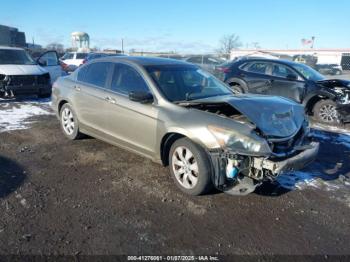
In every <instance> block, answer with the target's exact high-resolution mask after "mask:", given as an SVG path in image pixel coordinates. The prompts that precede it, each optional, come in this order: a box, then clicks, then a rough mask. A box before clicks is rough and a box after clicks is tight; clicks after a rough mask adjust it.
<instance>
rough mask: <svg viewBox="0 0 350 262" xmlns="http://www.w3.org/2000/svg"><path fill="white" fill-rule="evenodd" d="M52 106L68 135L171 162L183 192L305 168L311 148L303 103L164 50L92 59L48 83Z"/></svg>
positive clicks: (251, 182) (228, 188)
mask: <svg viewBox="0 0 350 262" xmlns="http://www.w3.org/2000/svg"><path fill="white" fill-rule="evenodd" d="M52 107H53V109H54V110H55V112H56V114H57V116H58V118H59V120H60V123H61V129H62V131H63V133H64V135H65V136H66V137H67V138H69V139H72V140H73V139H78V138H81V137H82V136H83V135H84V134H87V135H90V136H93V137H96V138H98V139H101V140H104V141H106V142H108V143H111V144H113V145H117V146H120V147H122V148H124V149H127V150H130V151H132V152H135V153H138V154H140V155H142V156H145V157H148V158H150V159H152V160H153V161H155V162H158V163H160V164H162V165H164V166H169V169H170V173H171V176H172V178H173V179H174V181H175V183H176V185H177V186H178V187H179V188H180V189H181V190H182V191H183V192H185V193H188V194H191V195H200V194H204V193H206V192H208V191H209V190H210V189H212V188H213V187H215V188H217V189H219V190H222V191H224V192H226V193H229V194H232V195H246V194H249V193H251V192H253V191H254V190H255V188H256V187H257V186H259V185H261V184H262V183H263V182H265V181H274V180H275V179H276V178H277V177H278V176H279V175H280V174H282V173H284V172H289V171H292V170H297V169H301V168H303V167H304V166H306V165H307V164H309V163H310V162H312V161H313V160H314V159H315V158H316V155H317V152H318V148H319V144H318V143H317V142H313V141H312V138H311V137H310V133H309V131H310V130H309V123H308V120H307V119H306V117H305V114H304V107H303V106H302V105H300V104H297V103H295V102H293V101H291V100H288V99H285V98H280V97H273V96H261V95H236V94H234V93H233V92H232V91H231V90H230V88H228V87H227V86H226V85H225V84H223V83H222V82H220V81H219V80H217V79H216V78H215V77H213V76H212V75H210V74H208V73H206V72H205V71H203V70H201V69H200V68H199V67H198V66H196V65H193V64H189V63H186V62H183V61H176V60H172V59H163V58H145V57H108V58H101V59H96V60H94V61H92V62H91V63H88V64H86V65H84V66H82V67H81V68H79V69H78V70H77V71H75V72H74V73H73V74H72V75H70V76H67V77H63V78H59V79H58V80H57V81H56V82H55V83H54V85H53V94H52ZM140 168H142V167H140Z"/></svg>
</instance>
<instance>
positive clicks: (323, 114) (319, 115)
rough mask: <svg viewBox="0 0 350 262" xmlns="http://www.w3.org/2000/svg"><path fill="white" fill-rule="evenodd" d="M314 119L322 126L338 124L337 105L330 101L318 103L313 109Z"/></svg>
mask: <svg viewBox="0 0 350 262" xmlns="http://www.w3.org/2000/svg"><path fill="white" fill-rule="evenodd" d="M313 112H314V117H315V118H316V120H317V121H319V122H321V123H324V124H338V123H339V122H340V121H339V114H338V111H337V105H336V103H335V102H334V101H332V100H330V99H326V100H320V101H318V102H317V103H316V104H315V106H314V109H313Z"/></svg>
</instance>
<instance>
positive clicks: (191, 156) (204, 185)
mask: <svg viewBox="0 0 350 262" xmlns="http://www.w3.org/2000/svg"><path fill="white" fill-rule="evenodd" d="M169 163H170V165H169V168H170V172H171V175H172V177H173V179H174V181H175V184H176V185H177V186H178V187H179V188H180V189H181V191H183V192H184V193H186V194H189V195H201V194H204V193H207V192H209V191H210V190H211V189H212V187H213V184H212V181H211V170H212V168H211V164H210V161H209V159H208V155H207V153H206V152H205V150H204V149H203V148H201V147H200V146H198V145H196V144H194V143H193V142H192V141H191V140H189V139H187V138H181V139H179V140H177V141H175V142H174V144H173V145H172V146H171V149H170V153H169Z"/></svg>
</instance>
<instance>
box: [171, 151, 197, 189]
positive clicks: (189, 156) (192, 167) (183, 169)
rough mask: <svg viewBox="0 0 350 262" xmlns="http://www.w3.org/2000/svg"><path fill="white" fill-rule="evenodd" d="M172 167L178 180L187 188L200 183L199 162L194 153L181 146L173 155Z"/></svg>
mask: <svg viewBox="0 0 350 262" xmlns="http://www.w3.org/2000/svg"><path fill="white" fill-rule="evenodd" d="M172 168H173V171H174V174H175V177H176V180H177V181H178V182H179V183H180V185H181V186H183V187H184V188H186V189H192V188H194V187H195V186H196V184H197V183H198V163H197V161H196V159H195V157H194V155H193V153H192V152H191V151H190V150H189V149H188V148H186V147H184V146H179V147H177V148H176V149H175V150H174V153H173V155H172Z"/></svg>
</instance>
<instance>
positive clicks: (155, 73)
mask: <svg viewBox="0 0 350 262" xmlns="http://www.w3.org/2000/svg"><path fill="white" fill-rule="evenodd" d="M146 70H147V71H148V73H149V74H150V75H151V77H152V78H153V80H154V81H155V82H156V84H157V85H158V88H159V89H160V91H161V92H162V93H163V94H164V96H165V97H166V98H167V99H168V100H169V101H171V102H181V101H190V100H196V99H202V98H208V97H213V96H222V95H229V94H232V92H231V90H230V89H229V88H228V87H227V86H226V85H225V84H224V83H222V82H220V81H219V80H217V79H216V78H215V77H214V76H212V75H210V74H209V73H207V72H205V71H203V70H201V69H198V68H197V67H192V66H149V67H146Z"/></svg>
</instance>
